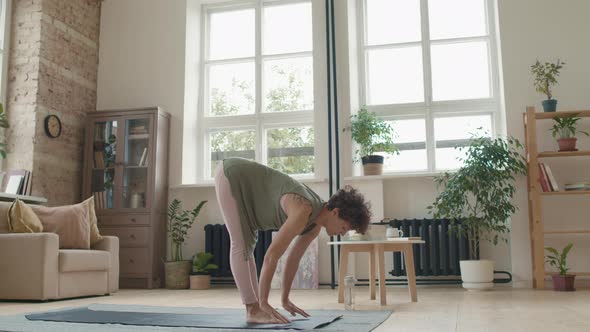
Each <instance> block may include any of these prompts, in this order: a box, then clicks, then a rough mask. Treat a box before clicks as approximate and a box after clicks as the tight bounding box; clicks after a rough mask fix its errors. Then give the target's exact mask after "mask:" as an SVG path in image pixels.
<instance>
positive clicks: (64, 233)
mask: <svg viewBox="0 0 590 332" xmlns="http://www.w3.org/2000/svg"><path fill="white" fill-rule="evenodd" d="M32 208H33V211H35V213H36V214H37V216H39V219H41V223H42V224H43V229H44V231H45V232H49V233H56V234H57V235H58V236H59V248H60V249H90V222H89V221H88V209H87V207H86V204H84V203H80V204H75V205H65V206H56V207H46V206H32Z"/></svg>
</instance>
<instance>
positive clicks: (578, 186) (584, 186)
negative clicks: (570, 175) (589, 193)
mask: <svg viewBox="0 0 590 332" xmlns="http://www.w3.org/2000/svg"><path fill="white" fill-rule="evenodd" d="M565 190H566V191H574V190H590V182H575V183H566V184H565Z"/></svg>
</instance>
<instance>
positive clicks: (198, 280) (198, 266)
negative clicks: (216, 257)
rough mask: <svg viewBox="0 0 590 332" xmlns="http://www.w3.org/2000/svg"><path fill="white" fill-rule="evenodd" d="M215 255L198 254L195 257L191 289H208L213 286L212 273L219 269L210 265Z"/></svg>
mask: <svg viewBox="0 0 590 332" xmlns="http://www.w3.org/2000/svg"><path fill="white" fill-rule="evenodd" d="M211 259H213V254H211V253H208V252H200V253H197V254H196V255H195V256H194V257H193V272H192V273H191V276H190V279H191V289H208V288H209V287H210V285H211V274H210V273H211V271H212V270H217V269H218V268H219V267H218V266H217V265H215V264H212V263H210V261H211Z"/></svg>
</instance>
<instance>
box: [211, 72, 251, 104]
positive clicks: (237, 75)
mask: <svg viewBox="0 0 590 332" xmlns="http://www.w3.org/2000/svg"><path fill="white" fill-rule="evenodd" d="M254 89H255V86H254V62H246V63H238V64H229V65H212V66H211V67H209V113H210V115H237V114H252V113H254V104H255V99H254V96H255V92H254Z"/></svg>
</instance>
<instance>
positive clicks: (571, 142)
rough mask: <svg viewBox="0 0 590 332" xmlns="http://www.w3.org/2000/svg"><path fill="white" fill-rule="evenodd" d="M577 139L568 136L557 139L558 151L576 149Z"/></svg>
mask: <svg viewBox="0 0 590 332" xmlns="http://www.w3.org/2000/svg"><path fill="white" fill-rule="evenodd" d="M577 140H578V139H577V138H575V137H569V138H560V139H558V140H557V144H559V151H560V152H562V151H576V141H577Z"/></svg>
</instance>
